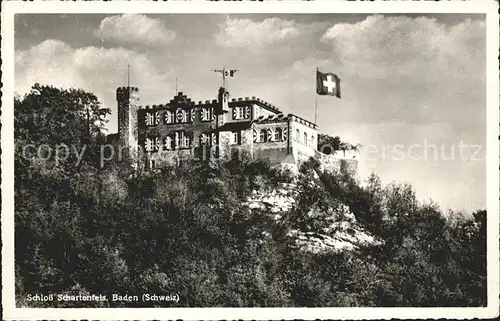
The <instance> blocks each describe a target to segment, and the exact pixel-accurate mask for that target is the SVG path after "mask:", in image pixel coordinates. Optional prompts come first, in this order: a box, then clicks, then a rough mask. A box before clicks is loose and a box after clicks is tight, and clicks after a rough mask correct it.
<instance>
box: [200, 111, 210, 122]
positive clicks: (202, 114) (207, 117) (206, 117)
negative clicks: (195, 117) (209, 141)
mask: <svg viewBox="0 0 500 321" xmlns="http://www.w3.org/2000/svg"><path fill="white" fill-rule="evenodd" d="M200 119H201V121H210V110H209V109H208V108H202V109H201V110H200Z"/></svg>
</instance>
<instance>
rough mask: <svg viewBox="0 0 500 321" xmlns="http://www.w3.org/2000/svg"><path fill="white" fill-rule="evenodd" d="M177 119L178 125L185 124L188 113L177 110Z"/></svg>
mask: <svg viewBox="0 0 500 321" xmlns="http://www.w3.org/2000/svg"><path fill="white" fill-rule="evenodd" d="M175 118H176V119H177V122H178V123H185V122H186V112H185V111H184V110H182V109H177V112H176V115H175Z"/></svg>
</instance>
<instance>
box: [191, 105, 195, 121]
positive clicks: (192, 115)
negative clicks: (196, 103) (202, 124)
mask: <svg viewBox="0 0 500 321" xmlns="http://www.w3.org/2000/svg"><path fill="white" fill-rule="evenodd" d="M190 112H191V122H194V118H195V117H196V113H195V112H196V110H195V109H194V108H191V111H190Z"/></svg>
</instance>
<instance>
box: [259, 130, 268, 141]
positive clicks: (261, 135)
mask: <svg viewBox="0 0 500 321" xmlns="http://www.w3.org/2000/svg"><path fill="white" fill-rule="evenodd" d="M260 142H261V143H265V142H267V135H266V130H265V129H262V130H261V131H260Z"/></svg>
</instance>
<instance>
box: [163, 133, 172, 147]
mask: <svg viewBox="0 0 500 321" xmlns="http://www.w3.org/2000/svg"><path fill="white" fill-rule="evenodd" d="M163 143H164V145H163V146H164V148H165V149H166V150H169V149H172V137H170V136H167V137H165V139H164V140H163Z"/></svg>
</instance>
